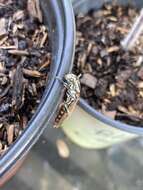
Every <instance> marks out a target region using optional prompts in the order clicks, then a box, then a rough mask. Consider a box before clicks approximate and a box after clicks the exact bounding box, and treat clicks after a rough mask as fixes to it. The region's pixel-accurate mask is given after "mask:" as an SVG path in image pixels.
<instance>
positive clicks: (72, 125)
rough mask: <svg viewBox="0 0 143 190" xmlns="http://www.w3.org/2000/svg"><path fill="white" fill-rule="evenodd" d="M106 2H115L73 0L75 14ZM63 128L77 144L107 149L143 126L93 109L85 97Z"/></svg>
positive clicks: (134, 0) (138, 0)
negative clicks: (118, 119)
mask: <svg viewBox="0 0 143 190" xmlns="http://www.w3.org/2000/svg"><path fill="white" fill-rule="evenodd" d="M105 2H112V0H73V7H74V11H75V14H78V13H83V14H84V13H87V12H88V11H89V10H91V9H92V10H93V9H94V10H98V9H100V8H101V6H102V5H103V3H105ZM116 2H118V3H120V4H123V5H127V4H132V5H134V6H137V7H140V8H141V7H143V1H142V0H117V1H116ZM77 115H78V117H77ZM77 123H78V125H77ZM63 130H64V132H65V133H66V135H67V136H68V137H69V138H70V139H71V140H72V141H73V142H75V143H76V144H78V145H80V146H82V147H84V148H96V149H99V148H106V147H109V146H111V145H113V144H116V143H120V142H123V141H125V140H129V139H131V138H135V137H137V136H138V135H143V128H142V127H136V126H131V125H127V124H124V123H121V122H119V121H115V120H112V119H110V118H108V117H107V116H105V115H103V114H102V113H100V112H98V111H96V110H95V109H93V108H92V107H91V106H89V105H88V104H87V103H86V102H85V101H84V100H83V99H80V102H79V106H78V107H77V108H76V110H75V112H74V113H73V115H72V117H71V118H70V119H69V120H68V121H66V122H65V123H64V125H63Z"/></svg>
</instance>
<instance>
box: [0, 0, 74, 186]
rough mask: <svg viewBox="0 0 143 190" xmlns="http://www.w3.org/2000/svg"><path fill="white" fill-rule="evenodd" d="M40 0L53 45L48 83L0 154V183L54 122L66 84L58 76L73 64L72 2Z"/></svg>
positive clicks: (17, 165)
mask: <svg viewBox="0 0 143 190" xmlns="http://www.w3.org/2000/svg"><path fill="white" fill-rule="evenodd" d="M40 4H41V9H42V11H43V16H44V22H45V24H46V25H47V26H48V28H49V34H50V40H51V45H52V58H53V60H52V67H51V72H50V76H49V77H50V78H49V83H48V84H47V88H46V90H45V93H44V95H43V99H42V101H41V104H40V105H39V107H38V109H37V111H36V113H35V115H34V116H33V118H32V119H31V121H30V122H29V124H28V126H27V128H26V130H25V131H24V132H23V133H22V135H21V136H20V138H19V139H17V141H16V142H15V143H14V144H13V145H12V146H11V147H10V149H9V150H8V152H7V153H6V154H5V155H3V156H2V157H1V158H0V185H2V184H3V183H4V182H5V181H6V180H7V179H8V178H10V177H11V176H12V175H13V174H14V173H15V172H16V171H17V169H18V168H19V166H20V165H21V163H22V162H23V159H24V157H25V156H26V155H27V153H28V152H29V150H30V149H31V148H32V146H33V145H34V144H35V143H36V141H37V140H38V139H39V137H40V135H41V134H42V132H43V130H44V128H45V127H51V126H53V117H54V115H55V112H56V109H57V107H58V105H59V104H60V101H61V99H62V96H63V93H62V92H63V86H62V85H61V84H60V82H59V81H58V80H56V77H59V78H63V77H64V75H65V74H67V73H69V72H70V71H71V68H72V60H73V55H74V42H75V36H74V32H75V28H74V16H73V11H72V6H71V3H70V1H67V0H58V1H57V0H41V1H40Z"/></svg>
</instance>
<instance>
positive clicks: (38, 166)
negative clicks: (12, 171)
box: [1, 129, 143, 190]
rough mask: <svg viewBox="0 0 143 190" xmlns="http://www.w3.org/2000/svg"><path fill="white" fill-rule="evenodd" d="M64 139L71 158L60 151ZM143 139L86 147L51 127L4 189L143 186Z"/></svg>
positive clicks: (137, 189)
mask: <svg viewBox="0 0 143 190" xmlns="http://www.w3.org/2000/svg"><path fill="white" fill-rule="evenodd" d="M59 138H60V139H61V138H62V139H64V140H65V141H66V142H67V144H68V146H69V149H70V157H69V159H66V160H64V159H62V158H61V157H59V155H58V153H57V148H56V145H55V141H56V139H59ZM142 149H143V141H142V140H134V141H132V142H130V143H127V144H122V145H120V146H114V147H112V148H110V149H108V150H100V151H95V150H94V151H89V150H84V149H81V148H79V147H77V146H76V145H74V144H72V143H71V142H69V141H68V140H67V139H66V137H64V135H63V133H62V132H61V131H60V130H59V131H57V130H54V129H52V130H51V129H50V130H49V129H48V130H46V131H45V133H44V135H43V136H42V137H41V139H40V140H39V142H38V143H37V144H36V146H35V147H34V148H33V149H32V151H31V153H30V154H29V155H28V158H27V160H26V162H25V163H24V165H23V167H22V168H21V170H20V171H19V172H18V173H17V175H16V176H15V177H14V178H13V179H12V180H11V181H9V182H8V183H7V184H6V185H5V187H3V188H1V190H11V189H15V190H96V189H97V190H142V189H143V159H142V156H143V150H142Z"/></svg>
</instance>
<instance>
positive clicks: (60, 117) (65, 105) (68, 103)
mask: <svg viewBox="0 0 143 190" xmlns="http://www.w3.org/2000/svg"><path fill="white" fill-rule="evenodd" d="M57 79H58V80H59V81H60V82H61V83H62V84H63V85H64V87H65V97H64V101H63V102H62V103H61V104H60V106H59V108H58V112H57V116H56V118H55V125H54V127H55V128H58V127H59V126H61V124H62V123H63V121H64V120H65V119H67V118H68V117H69V116H70V114H71V113H72V112H73V111H74V109H75V107H76V104H77V102H78V100H79V98H80V81H79V79H80V75H79V76H76V75H74V74H72V73H69V74H66V75H65V77H64V80H61V79H59V78H57Z"/></svg>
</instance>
